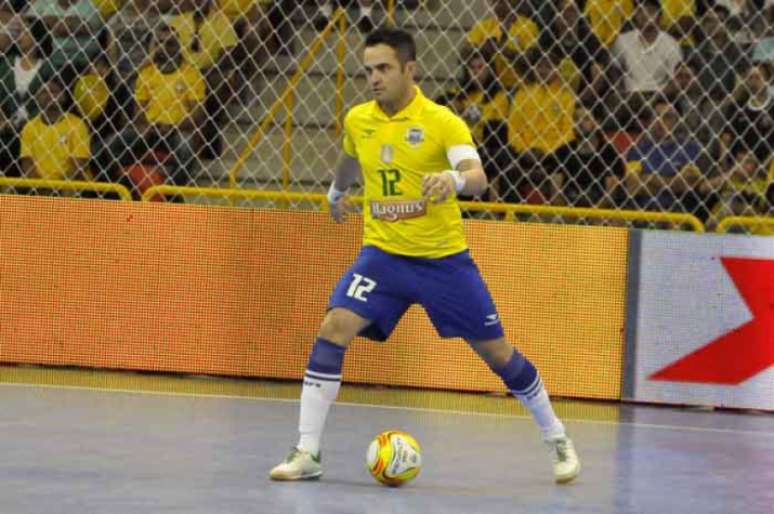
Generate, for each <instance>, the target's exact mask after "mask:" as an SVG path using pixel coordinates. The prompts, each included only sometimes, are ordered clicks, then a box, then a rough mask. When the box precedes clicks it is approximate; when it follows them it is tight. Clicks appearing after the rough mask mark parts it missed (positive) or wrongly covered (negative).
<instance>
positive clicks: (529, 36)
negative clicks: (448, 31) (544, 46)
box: [467, 16, 540, 88]
mask: <svg viewBox="0 0 774 514" xmlns="http://www.w3.org/2000/svg"><path fill="white" fill-rule="evenodd" d="M539 36H540V29H539V28H538V26H537V24H536V23H535V22H534V21H532V20H531V19H530V18H527V17H526V16H518V17H517V18H516V19H515V20H514V21H513V23H511V25H510V26H509V27H508V33H507V34H505V33H504V32H503V27H502V25H501V24H500V20H498V19H497V18H496V17H495V16H490V17H488V18H484V19H483V20H481V21H480V22H478V23H476V24H475V25H473V28H471V29H470V32H468V34H467V41H468V44H469V45H470V46H472V47H473V48H479V47H481V46H482V45H483V44H484V43H486V42H487V40H489V39H494V40H496V41H502V39H503V38H504V37H507V39H506V40H505V42H504V43H505V48H507V49H508V50H510V51H512V52H516V53H521V52H526V51H527V50H528V49H529V48H531V47H532V46H533V45H535V44H536V43H537V42H538V37H539ZM495 69H496V71H497V75H498V77H500V81H501V82H502V83H503V85H504V86H505V87H507V88H511V87H513V86H515V85H517V84H518V83H519V82H520V77H519V74H518V73H517V72H516V69H515V68H514V66H513V63H512V62H509V60H508V59H506V58H505V56H503V55H501V54H498V55H496V56H495Z"/></svg>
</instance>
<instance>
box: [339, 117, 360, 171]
mask: <svg viewBox="0 0 774 514" xmlns="http://www.w3.org/2000/svg"><path fill="white" fill-rule="evenodd" d="M352 131H353V128H352V111H350V112H349V113H347V115H346V116H345V117H344V137H343V138H342V141H341V148H342V150H344V153H345V154H347V155H348V156H350V157H352V158H353V159H357V148H355V136H354V134H353V133H352Z"/></svg>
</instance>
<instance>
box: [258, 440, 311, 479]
mask: <svg viewBox="0 0 774 514" xmlns="http://www.w3.org/2000/svg"><path fill="white" fill-rule="evenodd" d="M321 475H322V466H321V465H320V454H319V453H318V454H317V455H312V454H311V453H309V452H308V451H305V450H301V449H299V448H293V449H292V450H291V451H290V453H289V454H288V456H287V457H286V458H285V460H284V461H283V462H282V464H279V465H277V466H275V467H274V468H273V469H272V470H271V472H270V473H269V478H271V479H272V480H283V481H285V480H317V479H318V478H320V476H321Z"/></svg>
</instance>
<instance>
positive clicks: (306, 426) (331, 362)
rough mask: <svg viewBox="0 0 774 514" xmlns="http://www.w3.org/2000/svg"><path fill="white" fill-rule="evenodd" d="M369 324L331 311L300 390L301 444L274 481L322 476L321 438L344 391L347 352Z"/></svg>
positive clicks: (272, 475) (274, 474) (350, 314)
mask: <svg viewBox="0 0 774 514" xmlns="http://www.w3.org/2000/svg"><path fill="white" fill-rule="evenodd" d="M369 324H370V321H369V320H367V319H365V318H363V317H362V316H359V315H358V314H355V313H354V312H352V311H349V310H347V309H343V308H334V309H331V310H329V311H328V313H327V314H326V315H325V319H324V320H323V322H322V326H321V327H320V332H319V334H318V337H317V340H316V341H315V343H314V347H312V353H311V354H310V355H309V362H308V364H307V366H306V371H305V373H304V382H303V386H302V388H301V412H300V414H299V422H298V431H299V435H300V436H299V440H298V444H297V445H296V446H295V447H293V449H292V450H291V451H290V454H289V455H288V456H287V458H286V459H285V460H284V461H283V462H281V463H280V464H279V465H277V466H275V467H274V468H273V469H272V470H271V472H270V473H269V477H270V478H271V479H272V480H313V479H316V478H319V477H320V475H322V466H321V463H320V438H321V436H322V432H323V428H324V426H325V418H326V417H327V416H328V411H329V410H330V408H331V405H333V402H335V401H336V397H337V396H338V394H339V388H340V387H341V367H342V365H343V363H344V352H345V350H346V349H347V346H348V345H349V343H350V342H351V341H352V339H353V338H354V337H355V336H356V335H357V334H358V333H360V331H361V330H363V329H364V328H365V327H366V326H368V325H369Z"/></svg>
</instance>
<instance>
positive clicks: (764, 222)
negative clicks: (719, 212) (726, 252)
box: [717, 216, 774, 236]
mask: <svg viewBox="0 0 774 514" xmlns="http://www.w3.org/2000/svg"><path fill="white" fill-rule="evenodd" d="M731 227H745V228H747V230H748V231H749V232H750V234H754V235H763V236H774V217H771V216H728V217H727V218H723V219H722V220H721V221H720V223H718V228H717V231H718V232H720V233H725V232H728V230H729V229H730V228H731Z"/></svg>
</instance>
